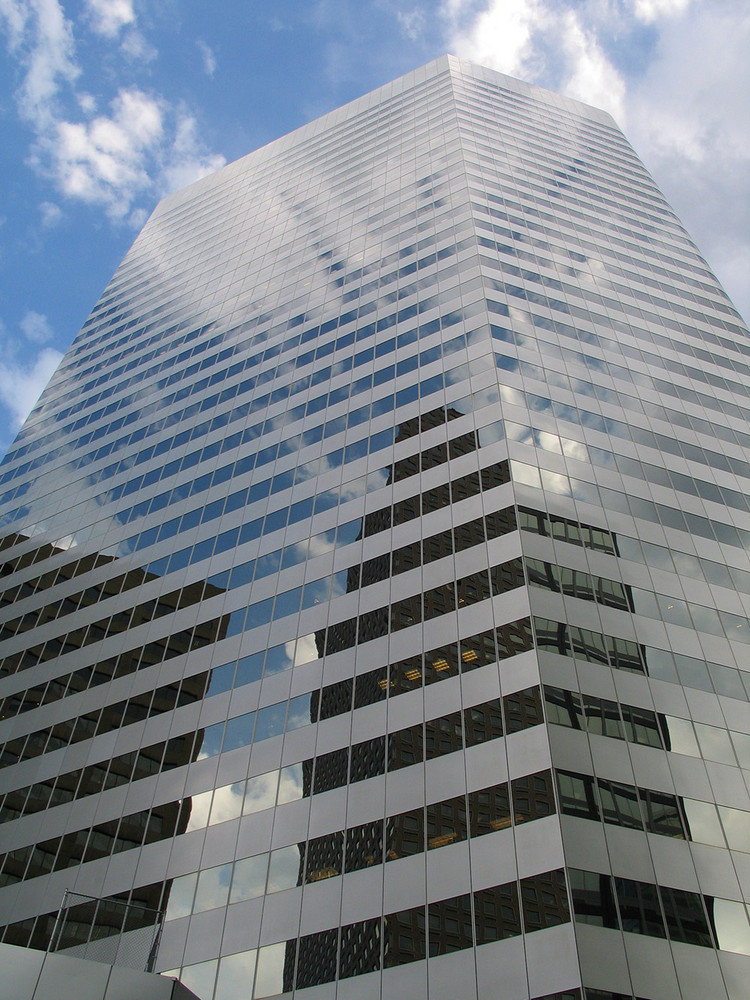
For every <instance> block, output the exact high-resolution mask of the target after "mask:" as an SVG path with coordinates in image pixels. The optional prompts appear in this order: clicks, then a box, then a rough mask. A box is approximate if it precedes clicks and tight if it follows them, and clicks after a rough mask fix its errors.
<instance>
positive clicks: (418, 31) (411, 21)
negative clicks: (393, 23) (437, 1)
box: [396, 7, 425, 42]
mask: <svg viewBox="0 0 750 1000" xmlns="http://www.w3.org/2000/svg"><path fill="white" fill-rule="evenodd" d="M396 18H397V20H398V23H399V24H400V26H401V30H402V31H403V33H404V34H405V35H406V37H407V38H410V39H411V40H412V41H413V42H416V41H417V40H418V39H419V38H420V36H421V35H422V33H423V32H424V29H425V14H424V11H423V10H420V9H419V7H415V8H414V10H409V11H404V10H399V11H397V12H396Z"/></svg>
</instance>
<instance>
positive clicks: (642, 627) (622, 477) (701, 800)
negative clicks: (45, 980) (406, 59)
mask: <svg viewBox="0 0 750 1000" xmlns="http://www.w3.org/2000/svg"><path fill="white" fill-rule="evenodd" d="M749 375H750V337H749V335H748V332H747V329H746V327H745V326H744V324H743V323H742V320H741V319H740V317H739V316H738V315H737V313H736V312H735V310H734V309H733V308H732V305H731V303H730V302H729V301H728V299H727V297H726V295H725V293H724V292H723V291H722V289H721V288H720V287H719V285H718V283H717V282H716V279H715V278H714V277H713V275H712V274H711V272H710V270H709V269H708V267H707V266H706V264H705V262H704V260H703V259H702V258H701V256H700V255H699V253H698V252H697V250H696V249H695V247H694V245H693V244H692V242H691V241H690V239H689V238H688V236H687V235H686V233H685V232H684V230H683V229H682V227H681V225H680V224H679V222H678V221H677V219H676V218H675V217H674V215H673V213H672V212H671V210H670V208H669V206H668V205H667V204H666V202H665V201H664V199H663V197H662V196H661V194H660V193H659V191H658V189H657V188H656V187H655V185H654V183H653V181H652V180H651V179H650V177H649V176H648V174H647V173H646V172H645V170H644V168H643V167H642V165H641V164H640V162H639V161H638V159H637V158H636V156H635V155H634V153H633V151H632V150H631V148H630V147H629V146H628V144H627V142H626V141H625V139H624V138H623V136H622V134H621V133H620V132H619V131H618V129H617V128H616V126H615V125H614V124H613V122H612V120H611V119H610V118H609V116H608V115H606V114H604V113H603V112H600V111H596V110H594V109H592V108H589V107H586V106H584V105H581V104H578V103H577V102H574V101H571V100H569V99H566V98H562V97H559V96H557V95H554V94H551V93H549V92H546V91H542V90H539V89H538V88H534V87H530V86H528V85H526V84H523V83H520V82H518V81H514V80H511V79H509V78H507V77H504V76H501V75H499V74H497V73H494V72H492V71H490V70H485V69H481V68H479V67H476V66H473V65H470V64H467V63H463V62H461V61H459V60H457V59H455V58H453V57H444V58H442V59H440V60H437V61H436V62H434V63H431V64H430V65H428V66H426V67H424V68H422V69H421V70H418V71H415V72H414V73H411V74H409V75H407V76H405V77H403V78H401V79H399V80H397V81H395V82H394V83H392V84H389V85H388V86H386V87H383V88H381V89H379V90H377V91H375V92H374V93H372V94H369V95H367V96H365V97H363V98H361V99H359V100H357V101H355V102H354V103H352V104H349V105H347V106H346V107H344V108H341V109H340V110H338V111H335V112H332V113H331V114H329V115H326V116H324V117H323V118H321V119H319V120H317V121H315V122H312V123H311V124H309V125H307V126H305V127H304V128H302V129H300V130H298V131H296V132H294V133H292V134H291V135H289V136H286V137H284V138H282V139H279V140H278V141H276V142H274V143H271V144H270V145H269V146H266V147H264V148H263V149H260V150H258V151H256V152H255V153H252V154H250V155H249V156H247V157H245V158H244V159H242V160H239V161H238V162H236V163H234V164H232V165H230V166H228V167H226V168H224V169H223V170H221V171H219V172H218V173H216V174H214V175H212V176H211V177H208V178H206V179H204V180H202V181H200V182H198V183H197V184H194V185H193V186H191V187H189V188H187V189H186V190H184V191H182V192H180V193H178V194H175V195H172V196H170V197H169V198H166V199H165V200H164V201H162V202H161V203H160V204H159V205H158V206H157V208H156V210H155V212H154V214H153V215H152V217H151V219H150V220H149V221H148V223H147V224H146V226H145V227H144V229H143V231H142V232H141V234H140V235H139V237H138V238H137V240H136V242H135V244H134V245H133V247H132V249H131V250H130V252H129V253H128V255H127V256H126V258H125V260H124V261H123V263H122V264H121V266H120V267H119V268H118V270H117V272H116V273H115V275H114V277H113V278H112V280H111V282H110V283H109V285H108V286H107V288H106V289H105V290H104V292H103V294H102V296H101V298H100V300H99V302H98V303H97V304H96V306H95V307H94V309H93V311H92V313H91V315H90V317H89V319H88V320H87V321H86V323H85V324H84V326H83V328H82V330H81V331H80V333H79V334H78V336H77V337H76V339H75V341H74V342H73V345H72V346H71V348H70V350H69V351H68V353H67V355H66V356H65V358H64V360H63V362H62V363H61V365H60V368H59V369H58V371H57V373H56V374H55V376H54V377H53V379H52V381H51V383H50V385H49V386H48V388H47V390H46V391H45V393H44V394H43V396H42V398H41V400H40V402H39V404H38V405H37V407H36V408H35V409H34V411H33V412H32V414H31V416H30V417H29V419H28V420H27V422H26V424H25V425H24V427H23V428H22V430H21V432H20V433H19V435H18V438H17V439H16V441H15V443H14V445H13V446H12V447H11V450H10V452H9V453H8V455H7V456H6V458H5V460H4V462H3V463H2V464H1V465H0V560H1V561H2V566H1V567H0V573H1V574H2V591H1V592H0V699H1V700H0V744H1V745H2V748H1V755H0V820H2V824H1V825H0V847H1V849H2V854H1V855H0V940H2V941H3V942H5V943H8V944H14V945H21V946H25V947H32V948H46V947H47V944H48V942H49V938H50V935H51V933H52V928H53V924H54V921H55V914H56V911H57V908H58V907H59V906H60V903H61V900H62V896H63V892H64V890H65V889H72V890H74V891H75V892H76V893H80V894H82V895H83V896H91V897H97V898H104V899H105V900H108V901H109V903H105V904H104V905H97V906H94V905H93V904H92V906H91V907H90V908H89V910H88V911H85V912H84V911H82V913H81V917H80V920H70V921H68V923H67V924H66V929H65V934H66V935H67V937H66V938H65V940H64V941H62V944H61V947H63V949H67V948H69V949H71V952H70V953H71V954H76V949H77V948H78V947H79V946H80V944H81V941H82V940H83V939H84V938H86V939H87V940H88V938H89V937H90V936H91V927H90V925H91V923H92V922H93V924H94V925H95V933H94V936H95V937H97V938H98V939H100V940H101V941H103V942H106V940H107V939H108V937H111V936H112V935H113V934H115V933H117V934H120V933H121V932H122V931H123V930H124V932H125V937H126V938H127V936H128V935H134V934H138V933H139V932H140V931H141V930H143V929H144V928H145V929H149V928H152V929H153V928H154V927H156V930H157V931H158V932H159V933H160V938H159V946H158V951H156V950H154V952H153V955H152V958H153V965H154V967H155V968H156V970H157V971H160V972H165V973H166V972H168V973H169V974H171V975H174V976H177V977H179V978H180V979H181V980H182V981H183V982H184V983H185V984H186V985H187V986H188V987H189V988H190V989H192V990H193V991H194V992H195V994H196V995H197V996H198V997H200V998H201V1000H235V998H236V1000H240V998H241V1000H250V998H251V997H252V998H262V997H277V996H280V995H283V996H284V997H292V996H294V997H295V998H299V1000H302V998H305V1000H317V998H320V1000H323V998H326V1000H330V998H333V997H334V996H335V997H336V998H337V1000H396V998H402V997H409V998H410V1000H420V998H424V1000H426V998H427V997H429V998H430V1000H472V998H475V1000H497V998H499V1000H532V998H533V1000H621V998H631V1000H632V998H638V1000H672V998H674V1000H678V998H681V1000H699V998H700V1000H705V998H706V997H711V998H717V1000H721V998H729V1000H740V998H741V997H744V996H746V984H747V982H748V979H750V921H749V919H748V910H747V906H746V901H747V900H748V898H750V795H749V793H748V784H747V777H748V775H747V771H748V770H750V706H749V705H748V702H749V701H750V657H749V655H748V654H750V621H748V614H750V559H749V558H748V552H749V551H750V501H749V500H748V496H747V494H748V481H750V378H749V377H748V376H749ZM123 902H125V903H129V904H134V905H132V906H130V908H129V909H128V913H129V916H128V918H127V922H126V924H125V926H124V927H123V923H122V918H120V917H118V918H117V919H115V917H114V916H113V915H114V914H115V913H121V912H123V911H122V903H123ZM87 914H88V915H87ZM108 914H109V915H110V917H109V918H108ZM139 914H140V916H139ZM158 914H162V916H158ZM87 921H88V924H89V927H88V929H86V928H85V925H86V923H87ZM108 921H109V922H108ZM162 922H163V926H161V925H162ZM102 948H104V945H102ZM102 954H104V951H103V952H102ZM154 956H155V957H154Z"/></svg>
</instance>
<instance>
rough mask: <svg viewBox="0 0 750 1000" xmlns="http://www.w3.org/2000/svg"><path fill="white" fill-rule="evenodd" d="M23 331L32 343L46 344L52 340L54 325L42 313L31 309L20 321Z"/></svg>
mask: <svg viewBox="0 0 750 1000" xmlns="http://www.w3.org/2000/svg"><path fill="white" fill-rule="evenodd" d="M20 326H21V332H22V333H23V335H24V337H25V338H26V339H27V340H28V341H31V343H32V344H46V342H47V341H48V340H52V336H53V332H52V327H51V326H50V325H49V320H48V319H47V317H46V316H44V315H43V314H42V313H38V312H34V310H33V309H30V310H29V311H28V312H27V313H26V315H25V316H24V317H23V319H22V320H21V323H20Z"/></svg>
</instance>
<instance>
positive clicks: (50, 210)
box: [39, 201, 62, 229]
mask: <svg viewBox="0 0 750 1000" xmlns="http://www.w3.org/2000/svg"><path fill="white" fill-rule="evenodd" d="M39 211H40V212H41V213H42V225H43V226H44V228H45V229H52V227H53V226H56V225H57V224H58V222H59V221H60V219H62V209H61V208H60V206H59V205H56V204H55V203H54V202H52V201H43V202H42V203H41V205H40V206H39Z"/></svg>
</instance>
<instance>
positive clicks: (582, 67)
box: [442, 0, 625, 121]
mask: <svg viewBox="0 0 750 1000" xmlns="http://www.w3.org/2000/svg"><path fill="white" fill-rule="evenodd" d="M590 10H595V11H601V12H603V14H602V15H601V17H600V20H599V19H597V18H596V17H594V16H591V15H590V14H589V16H586V15H587V13H589V11H590ZM442 13H443V17H444V18H445V20H446V22H447V23H448V24H449V25H450V28H449V30H450V33H451V42H450V46H449V47H450V48H451V50H452V51H455V53H456V55H458V56H461V57H463V58H465V59H469V60H471V61H472V62H477V63H480V64H481V65H483V66H489V67H491V68H492V69H496V70H498V71H499V72H501V73H507V74H508V75H509V76H515V77H519V78H521V79H523V80H528V81H529V82H532V83H542V84H544V85H546V86H548V87H552V88H553V89H556V90H558V91H559V92H560V93H563V94H566V95H567V96H568V97H575V98H576V99H577V100H580V101H585V102H586V103H588V104H595V105H596V106H597V107H600V108H603V109H605V110H606V111H609V112H610V113H611V114H613V115H614V116H615V117H616V118H617V119H618V120H619V121H621V120H622V117H623V113H624V104H623V97H624V93H625V86H624V83H623V81H622V79H621V77H620V74H619V73H618V71H617V70H616V69H615V67H614V66H613V65H612V63H611V62H610V60H609V59H608V57H607V55H606V53H605V51H604V49H603V47H602V45H601V44H600V42H599V39H598V29H599V27H601V26H606V27H609V26H610V25H614V24H615V23H616V22H617V20H618V19H619V15H618V13H617V11H616V10H613V9H610V7H609V5H608V4H606V3H605V4H603V5H602V4H600V3H597V0H588V2H587V3H583V4H576V5H574V6H573V5H568V6H566V5H565V4H557V3H553V2H551V0H488V2H487V3H486V4H485V5H484V7H483V9H482V10H480V11H479V13H477V11H476V5H475V4H474V3H473V2H471V0H447V2H446V3H444V5H443V8H442Z"/></svg>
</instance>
